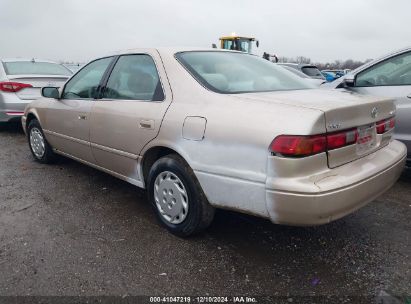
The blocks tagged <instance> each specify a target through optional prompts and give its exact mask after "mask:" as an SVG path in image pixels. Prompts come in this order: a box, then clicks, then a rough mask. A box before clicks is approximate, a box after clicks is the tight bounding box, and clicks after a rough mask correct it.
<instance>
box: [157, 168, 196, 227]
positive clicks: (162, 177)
mask: <svg viewBox="0 0 411 304" xmlns="http://www.w3.org/2000/svg"><path fill="white" fill-rule="evenodd" d="M154 200H155V203H156V206H157V209H158V211H160V214H161V216H162V217H163V218H164V219H165V220H166V221H167V222H169V223H171V224H180V223H182V222H183V221H184V220H185V218H186V217H187V213H188V195H187V191H186V188H185V187H184V185H183V183H182V181H181V180H180V179H179V178H178V177H177V175H175V174H174V173H172V172H169V171H164V172H161V173H160V174H159V175H158V176H157V178H156V180H155V182H154Z"/></svg>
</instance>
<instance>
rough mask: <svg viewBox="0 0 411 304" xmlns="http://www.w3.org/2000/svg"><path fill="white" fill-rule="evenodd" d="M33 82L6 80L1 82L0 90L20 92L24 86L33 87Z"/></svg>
mask: <svg viewBox="0 0 411 304" xmlns="http://www.w3.org/2000/svg"><path fill="white" fill-rule="evenodd" d="M32 87H33V86H32V85H31V84H27V83H21V82H11V81H5V82H0V91H3V92H18V91H20V90H22V89H24V88H32Z"/></svg>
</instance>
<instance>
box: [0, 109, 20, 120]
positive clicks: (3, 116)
mask: <svg viewBox="0 0 411 304" xmlns="http://www.w3.org/2000/svg"><path fill="white" fill-rule="evenodd" d="M23 114H24V112H23V111H21V112H18V111H9V110H7V111H6V110H0V122H9V121H19V120H20V119H21V117H22V116H23Z"/></svg>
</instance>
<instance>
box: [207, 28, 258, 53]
mask: <svg viewBox="0 0 411 304" xmlns="http://www.w3.org/2000/svg"><path fill="white" fill-rule="evenodd" d="M253 42H255V45H256V47H258V46H259V45H260V43H259V41H258V40H257V39H256V38H253V37H244V36H238V35H236V34H235V33H232V34H231V36H224V37H221V38H220V48H222V49H225V50H235V51H240V52H245V53H251V52H252V46H253ZM213 47H214V48H217V46H216V45H215V44H213Z"/></svg>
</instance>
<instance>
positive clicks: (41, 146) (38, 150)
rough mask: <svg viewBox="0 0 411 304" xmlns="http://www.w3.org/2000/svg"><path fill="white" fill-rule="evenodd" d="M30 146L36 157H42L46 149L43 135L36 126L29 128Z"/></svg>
mask: <svg viewBox="0 0 411 304" xmlns="http://www.w3.org/2000/svg"><path fill="white" fill-rule="evenodd" d="M30 146H31V149H32V150H33V153H34V155H35V156H36V157H37V158H42V157H43V156H44V152H45V151H46V147H45V143H44V137H43V135H42V134H41V132H40V130H39V129H37V128H32V129H31V130H30Z"/></svg>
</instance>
